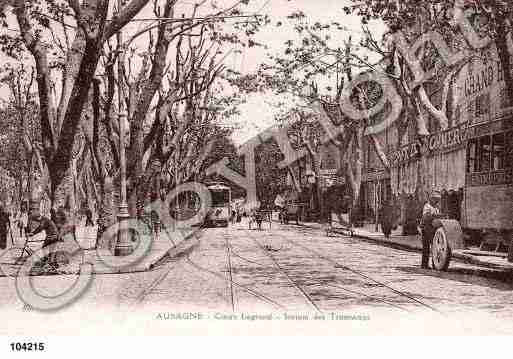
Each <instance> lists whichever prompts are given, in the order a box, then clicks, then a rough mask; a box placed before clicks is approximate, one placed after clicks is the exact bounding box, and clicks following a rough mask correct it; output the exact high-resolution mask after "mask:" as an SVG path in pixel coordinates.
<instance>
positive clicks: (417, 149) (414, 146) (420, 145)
mask: <svg viewBox="0 0 513 359" xmlns="http://www.w3.org/2000/svg"><path fill="white" fill-rule="evenodd" d="M473 133H474V128H472V127H468V124H467V123H464V124H462V125H460V126H458V127H454V128H451V129H449V130H447V131H443V132H438V133H435V134H433V135H431V136H429V137H427V138H426V139H424V140H422V141H421V140H418V141H415V142H412V143H410V144H408V145H406V146H404V147H403V148H401V149H399V150H398V151H396V152H392V153H391V154H389V156H388V157H389V160H390V163H391V164H399V163H404V162H408V161H410V160H412V159H415V158H418V157H419V156H420V154H421V153H423V154H425V153H434V152H438V151H450V150H453V149H455V148H458V147H460V146H463V145H464V144H465V143H466V141H467V140H468V139H469V138H470V137H472V136H473Z"/></svg>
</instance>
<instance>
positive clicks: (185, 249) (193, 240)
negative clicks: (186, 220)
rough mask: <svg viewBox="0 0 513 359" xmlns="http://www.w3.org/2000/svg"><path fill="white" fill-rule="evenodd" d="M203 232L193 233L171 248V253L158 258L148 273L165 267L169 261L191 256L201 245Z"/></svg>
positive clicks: (148, 269)
mask: <svg viewBox="0 0 513 359" xmlns="http://www.w3.org/2000/svg"><path fill="white" fill-rule="evenodd" d="M199 233H202V230H199V231H192V232H191V233H188V234H187V235H185V238H184V240H183V241H181V242H180V243H178V244H177V245H176V246H174V247H173V248H171V249H170V250H169V251H167V252H165V253H163V254H162V255H161V256H160V257H158V258H156V259H155V260H154V261H153V263H150V264H149V265H148V266H147V268H146V271H151V270H154V269H155V268H157V267H160V266H162V265H164V264H165V263H166V262H167V261H170V260H175V259H180V258H181V257H183V256H184V255H187V254H189V253H190V252H192V250H193V249H194V248H195V247H196V246H197V245H198V244H199V240H200V238H201V234H199Z"/></svg>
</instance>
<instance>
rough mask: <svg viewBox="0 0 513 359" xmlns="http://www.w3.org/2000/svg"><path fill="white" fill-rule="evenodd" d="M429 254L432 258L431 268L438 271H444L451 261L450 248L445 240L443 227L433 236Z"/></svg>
mask: <svg viewBox="0 0 513 359" xmlns="http://www.w3.org/2000/svg"><path fill="white" fill-rule="evenodd" d="M431 254H432V258H433V267H434V268H435V269H436V270H439V271H446V270H447V268H449V263H450V261H451V256H452V253H451V247H450V246H449V241H448V240H447V234H446V233H445V230H444V228H443V227H439V228H438V229H437V230H436V232H435V235H434V236H433V244H432V245H431Z"/></svg>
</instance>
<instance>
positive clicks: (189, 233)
mask: <svg viewBox="0 0 513 359" xmlns="http://www.w3.org/2000/svg"><path fill="white" fill-rule="evenodd" d="M196 231H197V228H182V229H180V232H181V234H182V235H175V236H173V238H171V240H170V239H169V238H167V237H166V236H165V235H161V236H159V238H158V239H155V238H154V239H153V242H152V244H151V247H150V248H149V250H148V251H146V252H143V253H142V254H141V255H140V256H138V257H139V258H140V259H139V260H138V261H136V262H135V263H134V264H130V265H127V266H126V267H121V266H115V265H109V264H108V263H115V262H117V261H119V260H120V259H122V258H123V257H115V256H114V253H112V252H111V251H109V250H103V251H100V250H96V249H95V246H96V234H97V227H96V226H94V227H84V226H81V227H77V242H78V244H79V246H80V247H81V248H82V249H83V251H81V253H79V254H78V255H76V256H74V257H73V258H72V259H71V261H70V263H68V264H66V265H62V266H61V267H60V268H59V274H78V273H79V269H80V264H83V263H90V264H92V266H93V274H120V273H135V272H144V271H149V270H152V269H153V268H155V266H157V265H158V263H159V262H161V261H162V259H163V258H164V257H171V258H174V257H179V256H180V255H181V254H182V253H184V252H186V251H188V250H190V249H191V248H192V247H194V246H195V245H196V244H198V242H199V237H198V235H194V234H195V232H196ZM33 239H36V240H40V242H35V243H30V244H29V246H30V249H31V250H32V251H37V250H39V249H40V248H41V245H42V243H43V242H42V241H43V239H44V234H40V235H39V236H35V237H34V238H33ZM13 240H14V246H13V243H12V241H11V238H10V237H8V246H7V249H5V250H0V264H1V268H0V276H4V275H13V274H14V273H17V271H18V268H19V267H20V266H19V265H15V264H14V263H15V261H16V259H17V258H18V257H19V255H20V252H21V249H22V248H23V245H24V239H22V238H19V237H14V238H13ZM4 272H9V273H4ZM38 274H41V275H44V274H48V273H44V272H42V271H41V273H38Z"/></svg>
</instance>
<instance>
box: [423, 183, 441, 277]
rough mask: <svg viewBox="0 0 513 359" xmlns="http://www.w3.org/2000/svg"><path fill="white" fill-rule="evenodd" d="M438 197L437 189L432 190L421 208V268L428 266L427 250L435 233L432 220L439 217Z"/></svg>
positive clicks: (439, 196)
mask: <svg viewBox="0 0 513 359" xmlns="http://www.w3.org/2000/svg"><path fill="white" fill-rule="evenodd" d="M440 199H441V195H440V192H438V191H433V192H432V193H431V194H430V196H429V200H428V201H427V202H426V204H424V207H423V209H422V220H421V228H422V261H421V268H426V269H427V268H429V252H430V248H431V241H432V240H433V236H434V234H435V230H436V228H435V226H434V225H433V220H434V219H436V218H440V217H441V214H440Z"/></svg>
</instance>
